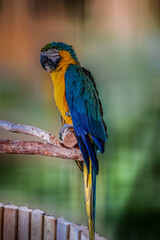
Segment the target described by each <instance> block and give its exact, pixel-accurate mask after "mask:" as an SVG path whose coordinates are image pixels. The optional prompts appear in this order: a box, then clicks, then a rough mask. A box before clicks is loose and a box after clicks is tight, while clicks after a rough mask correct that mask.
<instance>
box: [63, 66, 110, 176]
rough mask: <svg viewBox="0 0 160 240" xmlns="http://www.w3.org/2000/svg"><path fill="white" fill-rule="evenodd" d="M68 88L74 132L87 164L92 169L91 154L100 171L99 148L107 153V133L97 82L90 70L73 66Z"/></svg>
mask: <svg viewBox="0 0 160 240" xmlns="http://www.w3.org/2000/svg"><path fill="white" fill-rule="evenodd" d="M65 88H66V100H67V103H68V106H69V110H70V113H71V116H72V121H73V127H74V131H75V134H76V137H77V140H78V144H79V147H80V149H81V152H82V154H83V157H84V160H85V163H86V166H87V168H88V169H89V156H90V158H91V161H92V164H93V167H94V169H95V172H96V174H97V173H98V160H97V157H96V150H97V149H99V150H100V152H101V153H103V152H104V143H105V142H106V141H107V133H106V127H105V123H104V121H103V112H102V107H101V103H100V100H99V96H98V92H97V89H96V85H95V83H94V80H93V78H92V76H91V74H90V72H89V71H87V70H86V69H84V68H82V67H80V66H77V65H70V66H69V68H68V69H67V71H66V73H65Z"/></svg>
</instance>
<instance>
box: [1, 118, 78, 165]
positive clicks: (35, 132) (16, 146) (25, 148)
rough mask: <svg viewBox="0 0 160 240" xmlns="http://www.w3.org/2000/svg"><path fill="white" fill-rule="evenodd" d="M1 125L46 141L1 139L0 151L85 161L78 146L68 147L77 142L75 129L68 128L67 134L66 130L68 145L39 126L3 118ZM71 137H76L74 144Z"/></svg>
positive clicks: (9, 129)
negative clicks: (8, 120)
mask: <svg viewBox="0 0 160 240" xmlns="http://www.w3.org/2000/svg"><path fill="white" fill-rule="evenodd" d="M0 127H1V128H4V129H6V130H8V131H11V132H15V133H23V134H27V135H31V136H36V137H38V138H40V139H42V140H43V141H45V142H38V141H11V140H0V153H6V154H34V155H42V156H50V157H59V158H65V159H72V160H77V161H83V157H82V155H81V152H80V150H79V148H78V147H74V148H67V147H66V146H71V145H73V146H74V145H75V144H76V143H77V142H75V136H73V135H74V132H73V130H72V131H71V132H70V131H69V130H68V134H66V132H65V133H64V134H65V136H64V137H63V141H64V140H65V141H64V143H65V142H66V146H64V145H63V144H62V143H59V142H58V140H57V139H56V137H55V136H53V135H51V134H50V133H48V132H46V131H44V130H42V129H40V128H37V127H33V126H28V125H21V124H14V123H11V122H7V121H2V120H0ZM71 139H74V143H73V144H71ZM67 141H69V142H67ZM68 143H69V144H68Z"/></svg>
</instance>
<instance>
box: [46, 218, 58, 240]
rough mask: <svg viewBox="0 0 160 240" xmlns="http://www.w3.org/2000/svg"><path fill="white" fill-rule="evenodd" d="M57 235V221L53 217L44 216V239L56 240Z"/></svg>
mask: <svg viewBox="0 0 160 240" xmlns="http://www.w3.org/2000/svg"><path fill="white" fill-rule="evenodd" d="M56 234H57V219H56V218H55V217H54V216H49V215H45V216H44V239H43V240H56Z"/></svg>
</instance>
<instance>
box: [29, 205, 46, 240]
mask: <svg viewBox="0 0 160 240" xmlns="http://www.w3.org/2000/svg"><path fill="white" fill-rule="evenodd" d="M44 214H45V213H44V212H43V211H41V210H39V209H35V210H33V211H32V213H31V240H42V239H43V221H44Z"/></svg>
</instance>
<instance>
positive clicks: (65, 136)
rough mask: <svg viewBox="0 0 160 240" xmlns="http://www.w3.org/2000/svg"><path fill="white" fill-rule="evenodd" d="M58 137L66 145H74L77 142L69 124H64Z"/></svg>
mask: <svg viewBox="0 0 160 240" xmlns="http://www.w3.org/2000/svg"><path fill="white" fill-rule="evenodd" d="M59 137H60V139H61V140H62V141H63V143H64V145H65V146H66V147H74V146H75V145H76V144H77V139H76V136H75V134H74V128H73V125H71V124H64V126H63V128H62V130H61V131H60V132H59Z"/></svg>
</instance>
